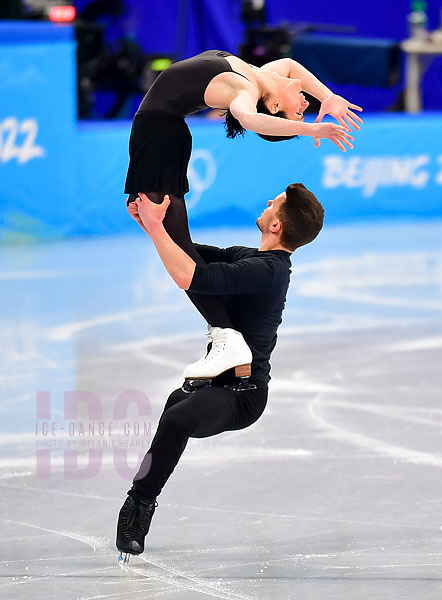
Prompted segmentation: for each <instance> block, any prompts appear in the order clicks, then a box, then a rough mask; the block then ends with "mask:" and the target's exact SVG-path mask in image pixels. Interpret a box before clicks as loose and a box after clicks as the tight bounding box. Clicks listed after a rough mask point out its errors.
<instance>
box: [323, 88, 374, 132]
mask: <svg viewBox="0 0 442 600" xmlns="http://www.w3.org/2000/svg"><path fill="white" fill-rule="evenodd" d="M350 109H353V110H362V108H361V107H360V106H357V105H356V104H350V102H347V100H345V98H342V96H337V95H336V94H332V95H331V96H328V98H326V99H325V100H324V101H323V102H322V104H321V108H320V110H319V113H318V116H317V117H316V119H315V123H320V122H321V121H322V119H323V117H324V116H325V115H331V116H332V117H334V118H335V119H336V120H337V121H338V123H340V124H341V125H342V126H343V127H345V128H346V129H347V131H351V129H350V127H354V128H355V129H357V130H360V129H361V128H360V127H359V125H358V123H363V121H362V119H361V117H359V116H358V115H357V114H355V113H354V112H353V111H352V110H350Z"/></svg>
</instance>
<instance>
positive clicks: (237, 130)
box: [224, 98, 298, 142]
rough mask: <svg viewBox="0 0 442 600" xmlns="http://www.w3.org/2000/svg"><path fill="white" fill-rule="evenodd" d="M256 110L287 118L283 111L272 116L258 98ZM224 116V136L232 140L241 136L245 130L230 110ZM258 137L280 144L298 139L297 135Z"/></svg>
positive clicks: (260, 135) (262, 101) (261, 99)
mask: <svg viewBox="0 0 442 600" xmlns="http://www.w3.org/2000/svg"><path fill="white" fill-rule="evenodd" d="M256 110H257V112H259V113H263V114H265V115H271V116H272V117H280V118H281V119H286V118H287V114H286V113H285V112H284V111H283V110H280V111H279V112H277V113H276V114H272V113H271V112H270V111H269V109H268V108H267V106H266V105H265V104H264V100H263V98H260V99H259V100H258V103H257V105H256ZM224 116H225V117H226V119H225V121H224V127H225V128H226V135H227V137H228V138H230V139H231V140H233V138H235V137H237V136H239V135H241V136H243V135H244V134H245V132H246V130H245V129H244V127H243V126H242V125H241V123H240V122H239V121H238V119H235V117H234V116H233V115H232V113H231V112H230V110H226V112H225V113H224ZM258 135H259V137H261V138H262V139H263V140H267V141H268V142H282V141H283V140H291V139H292V138H294V137H298V136H297V135H264V134H261V133H258Z"/></svg>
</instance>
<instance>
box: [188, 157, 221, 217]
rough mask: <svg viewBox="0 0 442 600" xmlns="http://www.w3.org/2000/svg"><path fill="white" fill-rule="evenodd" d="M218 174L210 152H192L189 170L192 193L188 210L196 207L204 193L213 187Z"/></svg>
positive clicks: (189, 197)
mask: <svg viewBox="0 0 442 600" xmlns="http://www.w3.org/2000/svg"><path fill="white" fill-rule="evenodd" d="M216 173H217V168H216V162H215V159H214V158H213V154H212V153H211V152H210V151H209V150H206V149H204V148H199V149H197V150H195V151H194V152H192V157H191V159H190V163H189V169H188V176H189V183H190V190H191V192H190V194H189V196H188V197H187V198H186V205H187V210H190V209H191V208H193V207H194V206H196V205H197V204H198V202H199V201H200V200H201V197H202V195H203V193H204V192H205V191H206V190H208V189H209V188H210V187H211V186H212V185H213V183H214V181H215V178H216Z"/></svg>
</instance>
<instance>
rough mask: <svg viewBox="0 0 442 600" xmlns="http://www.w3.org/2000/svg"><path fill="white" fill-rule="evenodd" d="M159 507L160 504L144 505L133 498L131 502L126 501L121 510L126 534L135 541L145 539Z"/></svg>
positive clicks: (150, 503) (153, 502) (154, 502)
mask: <svg viewBox="0 0 442 600" xmlns="http://www.w3.org/2000/svg"><path fill="white" fill-rule="evenodd" d="M157 506H158V502H156V501H152V502H149V503H144V502H141V501H139V502H137V501H136V500H134V499H133V498H131V500H130V501H129V502H128V501H127V500H126V502H125V503H124V506H123V507H122V508H121V520H122V523H121V524H122V527H123V529H124V533H125V534H126V535H127V536H129V537H131V538H132V539H135V540H137V538H138V539H143V538H144V536H145V535H146V533H147V531H145V530H147V529H148V528H149V524H150V521H151V519H152V515H153V513H154V512H155V508H156V507H157Z"/></svg>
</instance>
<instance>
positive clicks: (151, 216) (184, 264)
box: [128, 193, 196, 290]
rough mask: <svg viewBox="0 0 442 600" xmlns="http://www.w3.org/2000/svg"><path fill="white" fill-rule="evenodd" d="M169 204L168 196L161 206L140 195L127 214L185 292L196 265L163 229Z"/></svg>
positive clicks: (130, 205)
mask: <svg viewBox="0 0 442 600" xmlns="http://www.w3.org/2000/svg"><path fill="white" fill-rule="evenodd" d="M169 204H170V200H169V196H164V200H163V202H162V203H161V204H155V203H154V202H151V201H150V200H149V198H148V197H147V196H146V195H145V194H141V193H140V194H139V196H138V198H137V199H136V200H135V202H131V203H130V204H129V207H128V212H129V214H130V216H131V217H132V218H133V219H135V221H137V223H138V224H139V225H140V227H141V228H142V229H143V231H145V232H146V233H147V234H148V235H149V237H150V238H151V240H152V241H153V243H154V244H155V248H156V249H157V252H158V254H159V256H160V258H161V260H162V261H163V264H164V266H165V267H166V269H167V272H168V273H169V275H170V276H171V277H172V279H173V280H174V281H175V283H176V284H177V285H178V287H180V288H181V289H183V290H187V289H189V287H190V284H191V282H192V278H193V274H194V272H195V267H196V263H195V261H194V260H192V259H191V258H190V256H188V255H187V254H186V253H185V252H184V250H181V248H180V247H179V246H177V244H175V242H174V241H173V240H172V239H171V238H170V236H169V234H168V233H167V231H166V230H165V229H164V225H163V219H164V215H165V214H166V210H167V207H168V206H169ZM134 205H135V206H134ZM140 221H141V222H140Z"/></svg>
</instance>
